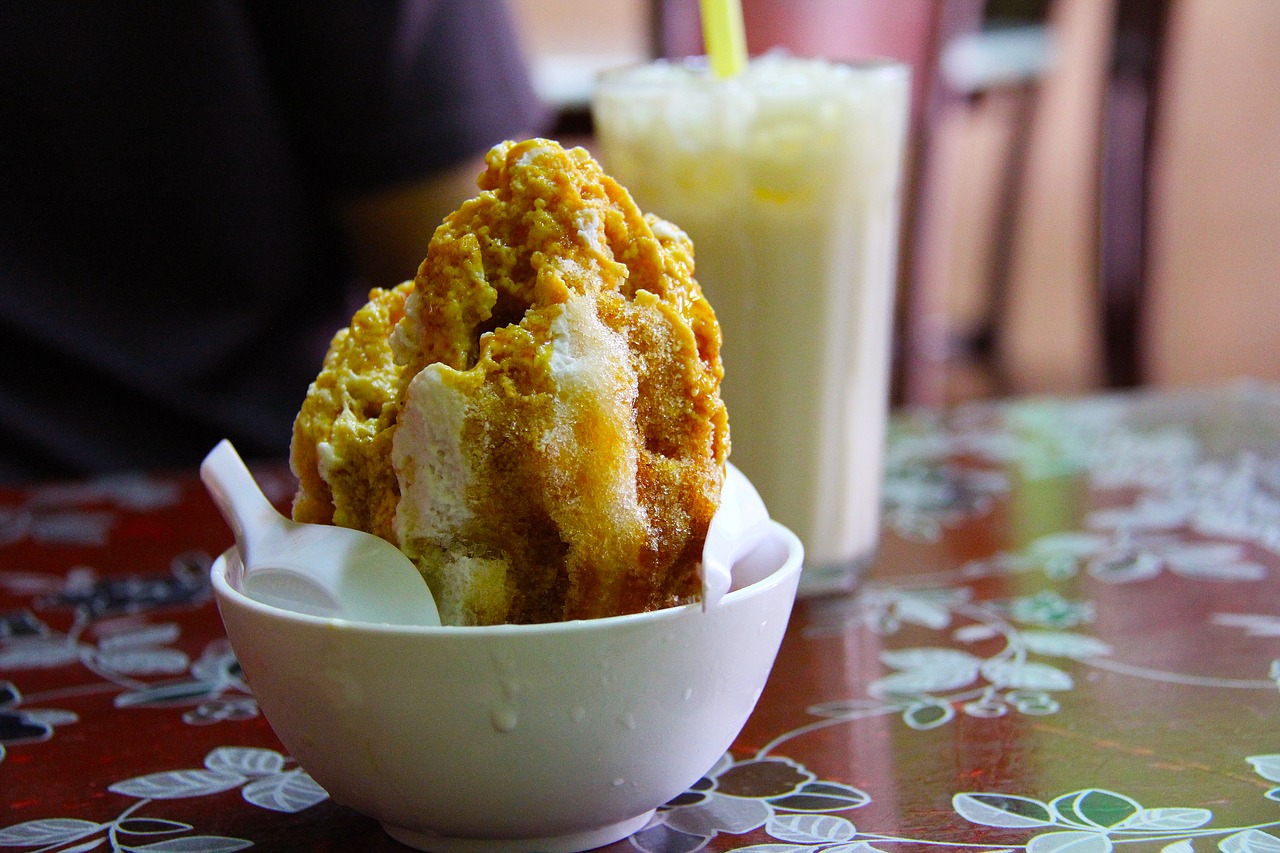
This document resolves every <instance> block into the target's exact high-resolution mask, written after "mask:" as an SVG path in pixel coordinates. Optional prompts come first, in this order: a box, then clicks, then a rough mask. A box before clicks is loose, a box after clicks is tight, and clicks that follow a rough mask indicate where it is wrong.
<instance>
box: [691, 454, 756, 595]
mask: <svg viewBox="0 0 1280 853" xmlns="http://www.w3.org/2000/svg"><path fill="white" fill-rule="evenodd" d="M768 529H769V511H768V510H767V509H766V508H765V505H764V501H763V500H761V499H760V494H759V493H758V492H757V491H756V489H755V486H753V485H751V481H750V480H748V479H747V477H746V475H745V474H743V473H742V472H741V471H739V470H738V469H737V468H736V467H734V465H733V464H731V463H726V464H725V476H724V488H723V489H722V490H721V492H720V507H719V509H717V510H716V514H715V515H713V516H712V517H711V524H710V525H709V526H708V527H707V540H706V542H705V543H704V544H703V547H702V607H703V609H704V610H705V609H707V608H708V607H714V606H715V605H716V603H717V602H718V601H720V599H721V598H724V596H725V593H727V592H728V591H729V589H730V587H731V586H732V585H733V564H734V563H736V562H738V560H740V559H742V558H743V557H744V556H746V555H747V554H749V553H750V552H751V550H752V549H753V548H755V547H756V546H757V545H758V544H760V540H761V539H763V538H764V536H765V534H766V533H767V532H768Z"/></svg>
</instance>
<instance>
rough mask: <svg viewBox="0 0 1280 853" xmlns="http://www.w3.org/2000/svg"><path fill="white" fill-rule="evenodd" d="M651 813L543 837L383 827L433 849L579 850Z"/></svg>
mask: <svg viewBox="0 0 1280 853" xmlns="http://www.w3.org/2000/svg"><path fill="white" fill-rule="evenodd" d="M651 817H653V812H652V811H648V812H645V813H644V814H642V815H638V816H637V817H633V818H628V819H627V820H623V821H619V822H618V823H614V824H610V825H609V826H602V827H597V828H595V829H588V830H586V831H584V832H571V833H569V834H567V835H551V836H547V837H544V838H449V837H446V836H443V835H433V834H430V833H427V832H421V831H419V830H416V829H407V828H405V827H403V826H391V825H389V824H385V823H384V824H383V825H382V828H383V829H385V830H386V831H387V835H390V836H391V837H392V838H394V839H395V840H396V841H399V842H400V843H401V844H407V845H409V846H410V847H413V848H416V849H418V850H428V851H430V853H480V851H484V853H580V851H582V850H591V849H593V848H596V847H603V846H604V845H606V844H612V843H613V842H615V841H618V840H620V839H623V838H626V837H627V836H628V835H631V833H633V832H636V831H637V830H640V829H643V828H644V825H645V824H647V823H648V822H649V818H651Z"/></svg>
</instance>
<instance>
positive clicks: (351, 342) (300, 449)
mask: <svg viewBox="0 0 1280 853" xmlns="http://www.w3.org/2000/svg"><path fill="white" fill-rule="evenodd" d="M486 164H487V169H486V170H485V171H484V172H483V173H482V174H481V175H480V177H479V179H478V184H479V187H480V190H481V192H480V194H479V195H478V196H477V197H476V198H473V199H471V200H470V201H467V202H465V203H464V204H463V205H462V206H461V207H460V208H459V209H458V210H457V211H456V212H454V213H453V214H451V215H450V216H449V217H447V218H446V219H445V221H444V223H443V224H442V225H441V226H440V228H439V229H437V231H436V233H435V236H434V237H433V239H432V240H431V243H430V245H429V247H428V250H427V256H426V259H425V260H424V261H423V262H422V264H421V266H420V267H419V269H418V272H417V275H416V277H415V278H414V279H413V280H412V281H409V282H405V283H404V284H401V285H400V286H398V287H395V288H392V289H386V290H383V289H375V290H373V291H372V292H371V293H370V295H369V301H368V303H367V304H366V305H365V306H364V307H362V308H361V309H360V310H359V311H357V312H356V314H355V316H354V317H353V318H352V320H351V324H350V326H349V327H348V328H346V329H343V330H342V331H340V332H339V333H338V334H337V335H336V336H335V337H334V339H333V342H332V344H331V345H330V349H329V352H328V354H327V355H326V357H325V360H324V365H323V368H322V370H321V372H320V374H319V376H318V377H317V378H316V380H315V382H314V383H312V385H311V387H310V388H309V389H308V392H307V396H306V400H305V401H304V403H303V405H302V408H301V411H300V412H299V414H298V417H297V419H296V422H295V425H294V434H293V441H292V445H291V453H290V462H291V465H292V467H293V470H294V473H295V474H296V475H297V476H298V480H299V488H298V492H297V495H296V497H295V500H294V504H293V516H294V518H295V519H296V520H298V521H303V522H312V523H331V524H338V525H343V526H347V527H354V528H359V529H362V530H366V531H369V532H371V533H374V534H376V535H379V536H382V537H383V538H385V539H388V540H389V541H391V542H393V543H395V544H396V545H397V546H399V547H400V549H401V550H402V551H404V552H405V553H406V554H407V555H408V556H409V557H410V558H411V559H412V560H413V562H414V564H415V565H416V566H417V567H418V569H419V571H421V572H422V574H423V576H424V578H425V579H426V581H427V583H428V585H429V586H430V587H431V590H432V593H433V594H434V596H435V598H436V601H437V603H438V605H439V608H440V613H441V618H442V621H443V622H444V624H446V625H449V624H453V625H489V624H501V623H533V622H551V621H561V620H567V619H587V618H596V617H603V616H611V615H619V614H624V613H635V612H641V611H645V610H652V609H658V608H662V607H668V606H673V605H676V604H681V603H686V602H689V601H693V600H696V599H697V598H698V596H699V594H700V591H701V585H700V581H699V576H698V565H699V561H700V559H701V554H702V547H703V542H704V539H705V536H706V531H707V526H708V524H709V522H710V520H711V517H712V515H713V514H714V513H715V511H716V509H717V507H718V505H719V500H720V491H721V487H722V485H723V482H724V472H725V461H726V458H727V456H728V452H729V428H728V421H727V418H726V413H725V407H724V404H723V402H722V401H721V398H720V392H719V388H720V381H721V379H722V377H723V369H722V367H721V361H720V328H719V325H718V323H717V321H716V317H715V314H714V312H713V311H712V309H711V306H710V305H709V304H708V303H707V300H706V299H705V298H704V296H703V294H702V291H701V289H700V287H699V286H698V283H697V281H696V280H695V278H694V265H693V245H692V243H691V242H690V240H689V238H688V236H687V235H686V234H685V233H684V232H683V231H682V230H681V229H679V228H678V227H676V226H675V225H672V224H671V223H669V222H666V221H664V220H662V219H659V218H658V217H656V216H653V215H645V214H642V213H641V211H640V210H639V209H638V207H637V206H636V204H635V203H634V202H633V201H632V199H631V196H630V195H629V194H628V193H627V191H626V190H625V189H623V188H622V187H621V186H620V185H619V184H618V183H617V182H615V181H614V180H613V179H611V178H610V177H608V176H607V175H606V174H604V172H603V171H602V170H601V168H600V166H599V165H598V164H597V163H596V162H595V161H594V160H593V159H592V158H591V157H590V155H589V154H588V153H587V152H586V151H584V150H583V149H580V148H575V149H571V150H566V149H564V148H562V147H561V146H560V145H558V144H557V143H555V142H553V141H550V140H546V139H530V140H525V141H522V142H505V143H502V144H500V145H498V146H496V147H494V148H493V149H492V150H491V151H490V152H489V154H488V156H487V158H486Z"/></svg>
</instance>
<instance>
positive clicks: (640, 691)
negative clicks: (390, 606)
mask: <svg viewBox="0 0 1280 853" xmlns="http://www.w3.org/2000/svg"><path fill="white" fill-rule="evenodd" d="M802 550H803V549H802V547H801V545H800V542H799V540H798V539H797V538H796V537H795V535H793V534H792V533H791V532H790V531H789V530H787V529H786V528H784V527H782V526H781V525H778V524H776V523H771V527H770V531H769V534H768V535H767V536H766V537H765V539H764V540H763V541H762V542H761V544H760V545H759V546H758V547H757V548H756V549H755V550H754V551H752V552H751V553H750V554H748V555H747V556H746V557H744V558H743V559H742V560H740V561H739V562H738V563H737V564H735V567H734V583H735V588H734V589H733V590H732V591H731V592H730V593H729V594H728V595H726V596H725V597H724V598H723V599H721V601H720V602H719V604H718V605H716V606H714V607H712V608H710V609H708V610H705V611H704V610H703V608H702V606H701V605H700V604H690V605H686V606H683V607H673V608H669V609H666V610H660V611H655V612H651V613H641V614H636V615H631V616H619V617H612V618H607V619H595V620H588V621H575V622H562V623H555V624H547V625H502V626H494V627H471V628H421V627H417V628H415V627H407V626H390V625H373V624H366V623H354V622H345V621H342V620H335V619H325V618H320V617H315V616H307V615H304V614H300V613H294V612H290V611H287V610H281V609H278V608H275V607H271V606H269V605H266V604H261V603H259V602H257V601H254V600H252V599H250V598H248V597H246V596H245V595H243V594H242V593H241V592H240V591H239V590H238V589H237V586H238V577H239V574H240V571H241V569H240V565H239V557H238V553H237V552H236V551H235V549H232V550H230V551H228V552H227V553H225V554H223V555H222V556H221V557H219V558H218V559H217V560H216V561H215V562H214V565H213V569H212V577H213V588H214V593H215V596H216V598H217V602H218V607H219V609H220V610H221V613H222V620H223V623H224V624H225V626H226V629H227V635H228V636H229V637H230V639H231V645H232V646H233V647H234V649H235V652H236V657H237V658H238V659H239V661H240V664H241V665H242V666H243V668H244V673H245V676H246V677H247V678H248V680H249V682H250V684H251V685H252V687H253V692H254V696H255V697H257V700H258V702H259V704H260V705H261V707H262V711H263V713H264V714H265V715H266V717H267V720H268V721H269V722H270V723H271V726H272V728H273V729H275V732H276V734H277V735H278V736H279V737H280V740H281V741H282V742H283V743H284V745H285V747H286V748H287V749H288V750H289V752H290V753H292V755H293V757H294V758H296V759H297V760H298V762H299V763H300V764H301V765H302V767H303V768H304V769H306V770H307V772H308V773H310V774H311V776H312V777H313V778H314V779H315V780H316V781H317V782H319V783H320V784H321V785H323V786H324V788H325V790H327V791H328V792H329V794H330V796H332V797H333V799H335V800H337V801H338V802H341V803H344V804H346V805H349V806H351V807H352V808H354V809H356V810H358V811H360V812H362V813H364V814H367V815H370V816H372V817H374V818H376V819H377V820H379V821H380V822H381V823H382V825H383V826H384V827H385V828H386V830H387V832H388V833H390V834H391V835H392V836H393V837H394V838H396V839H397V840H399V841H402V842H404V843H406V844H409V845H411V846H414V847H418V848H420V849H424V850H438V851H458V850H465V851H472V850H485V851H547V852H548V853H555V851H576V850H585V849H589V848H591V847H596V846H599V845H603V844H608V843H610V842H612V841H616V840H617V839H620V838H624V837H626V836H627V835H629V834H631V833H632V832H634V831H636V830H637V829H640V828H641V827H642V826H643V825H644V824H645V823H646V822H647V821H648V819H649V816H650V815H651V814H652V812H653V810H654V809H655V808H657V807H658V806H660V805H662V804H663V803H665V802H667V801H668V800H670V799H671V798H672V797H674V796H676V795H677V794H679V793H681V792H682V791H684V790H685V789H686V788H687V787H688V786H689V785H691V784H692V783H694V782H695V781H697V780H698V778H699V777H700V776H701V775H702V774H703V773H704V772H706V771H707V770H708V769H710V768H711V766H712V765H713V764H714V763H715V761H716V760H717V759H718V758H719V757H720V756H721V755H723V754H724V752H725V750H727V749H728V748H729V746H730V745H731V744H732V743H733V741H734V739H735V738H736V737H737V735H738V732H739V731H741V729H742V726H743V724H744V723H745V722H746V720H747V717H748V715H749V714H750V713H751V710H752V708H754V707H755V704H756V700H757V699H758V698H759V696H760V693H761V691H762V690H763V689H764V684H765V681H766V679H767V678H768V676H769V670H770V669H771V668H772V666H773V661H774V658H775V656H776V655H777V652H778V646H779V645H780V643H781V642H782V635H783V632H784V631H785V629H786V625H787V619H788V617H789V616H790V613H791V606H792V603H793V602H794V600H795V593H796V584H797V581H798V580H799V576H800V564H801V559H802V556H803V553H802Z"/></svg>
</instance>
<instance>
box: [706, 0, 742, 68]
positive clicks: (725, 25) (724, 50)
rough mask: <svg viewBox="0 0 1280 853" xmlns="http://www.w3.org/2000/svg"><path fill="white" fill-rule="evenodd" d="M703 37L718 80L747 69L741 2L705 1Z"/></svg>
mask: <svg viewBox="0 0 1280 853" xmlns="http://www.w3.org/2000/svg"><path fill="white" fill-rule="evenodd" d="M702 35H703V39H704V41H705V42H706V45H707V56H708V57H709V58H710V60H711V70H712V71H714V72H715V74H716V76H717V77H721V78H724V77H732V76H733V75H735V74H738V73H739V72H741V71H742V69H744V68H746V67H747V38H746V36H745V35H744V34H743V31H742V3H741V0H702Z"/></svg>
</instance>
